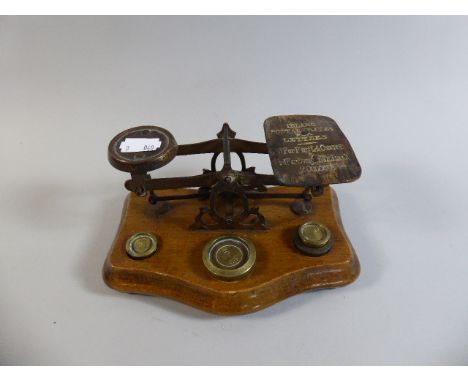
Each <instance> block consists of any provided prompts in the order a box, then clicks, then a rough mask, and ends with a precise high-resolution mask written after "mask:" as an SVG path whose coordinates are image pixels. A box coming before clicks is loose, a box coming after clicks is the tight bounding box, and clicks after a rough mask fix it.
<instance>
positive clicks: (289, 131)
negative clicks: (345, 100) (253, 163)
mask: <svg viewBox="0 0 468 382" xmlns="http://www.w3.org/2000/svg"><path fill="white" fill-rule="evenodd" d="M263 127H264V129H265V137H266V143H267V147H268V153H269V155H270V160H271V166H272V167H273V172H274V174H275V176H276V178H277V179H278V180H279V181H280V182H281V183H282V184H283V185H286V186H302V187H307V186H322V185H327V184H336V183H347V182H352V181H354V180H356V179H358V178H359V177H360V175H361V166H360V165H359V162H358V160H357V159H356V156H355V154H354V151H353V149H352V148H351V145H350V144H349V142H348V140H347V139H346V137H345V135H344V134H343V133H342V131H341V130H340V128H339V127H338V125H337V124H336V122H335V121H334V120H333V119H331V118H328V117H323V116H319V115H286V116H276V117H271V118H268V119H267V120H265V122H264V124H263Z"/></svg>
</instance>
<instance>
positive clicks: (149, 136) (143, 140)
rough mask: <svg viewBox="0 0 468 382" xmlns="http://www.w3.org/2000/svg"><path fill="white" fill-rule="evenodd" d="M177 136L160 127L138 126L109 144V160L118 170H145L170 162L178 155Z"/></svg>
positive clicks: (134, 171) (142, 171)
mask: <svg viewBox="0 0 468 382" xmlns="http://www.w3.org/2000/svg"><path fill="white" fill-rule="evenodd" d="M177 150H178V146H177V142H176V140H175V138H174V137H173V135H172V134H171V133H170V132H169V131H167V130H166V129H163V128H162V127H158V126H138V127H134V128H132V129H128V130H125V131H123V132H122V133H120V134H118V135H117V136H115V137H114V139H112V141H111V142H110V143H109V150H108V156H109V162H110V163H111V164H112V166H114V167H115V168H116V169H118V170H121V171H126V172H131V173H145V172H147V171H152V170H156V169H158V168H160V167H162V166H165V165H166V164H168V163H169V162H170V161H171V160H172V159H174V157H175V156H176V155H177Z"/></svg>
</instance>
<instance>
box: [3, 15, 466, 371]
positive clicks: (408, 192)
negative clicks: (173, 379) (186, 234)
mask: <svg viewBox="0 0 468 382" xmlns="http://www.w3.org/2000/svg"><path fill="white" fill-rule="evenodd" d="M467 47H468V19H467V18H456V17H453V18H445V17H440V18H425V17H419V18H415V17H398V18H389V17H372V18H369V17H367V18H366V17H364V18H362V17H309V18H308V17H300V18H272V17H245V18H235V17H210V18H208V17H206V18H203V17H180V18H151V17H140V18H138V17H128V18H124V17H114V18H111V17H95V18H91V17H82V18H79V17H56V18H45V17H2V18H0V129H1V149H0V163H1V169H2V180H1V182H0V187H1V189H0V191H1V192H0V208H1V215H0V216H1V219H0V232H1V237H0V249H1V252H0V363H1V364H466V363H467V362H468V284H467V281H466V280H467V276H466V274H467V270H468V253H467V244H468V235H467V233H466V228H467V223H466V221H467V217H468V203H467V197H466V194H467V188H468V181H467V164H468V160H467V158H466V140H467V139H468V132H467V131H468V130H467V129H468V127H467V126H468V113H467V112H466V110H467V106H466V105H467V101H468V100H467V96H468V75H467V73H468V71H467V68H468V48H467ZM280 114H321V115H328V116H330V117H332V118H334V119H335V120H336V121H337V122H338V124H339V125H340V127H341V128H342V130H343V131H344V133H345V134H346V135H347V137H348V139H349V140H350V142H351V144H352V145H353V147H354V150H355V152H356V155H357V157H358V159H359V161H360V163H361V165H362V168H363V175H362V177H361V179H360V180H358V181H357V182H355V183H351V184H346V185H339V186H336V187H335V189H336V191H337V193H338V197H339V200H340V205H341V210H342V217H343V222H344V225H345V228H346V230H347V233H348V235H349V237H350V239H351V241H352V243H353V245H354V247H355V248H356V251H357V253H358V256H359V259H360V261H361V267H362V273H361V276H360V278H359V279H358V280H357V281H356V282H355V283H354V284H352V285H350V286H348V287H345V288H341V289H335V290H328V291H321V292H314V293H304V294H301V295H298V296H296V297H292V298H290V299H288V300H285V301H283V302H281V303H279V304H276V305H274V306H273V307H271V308H268V309H266V310H263V311H261V312H258V313H255V314H251V315H246V316H240V317H218V316H214V315H211V314H208V313H204V312H201V311H198V310H195V309H194V308H191V307H187V306H185V305H182V304H180V303H177V302H174V301H171V300H167V299H163V298H158V297H145V296H138V295H126V294H121V293H118V292H115V291H113V290H111V289H109V288H107V287H106V286H105V284H104V283H103V281H102V278H101V268H102V264H103V262H104V259H105V257H106V254H107V251H108V250H109V247H110V245H111V243H112V240H113V238H114V235H115V232H116V230H117V226H118V223H119V220H120V212H121V207H122V203H123V200H124V198H125V195H126V191H125V190H124V188H123V182H124V181H125V180H126V179H127V174H125V173H122V172H119V171H117V170H115V169H114V168H112V167H111V166H110V164H109V163H108V162H107V159H106V155H107V154H106V150H107V144H108V142H109V140H110V139H111V138H112V137H113V136H114V135H116V134H117V133H118V132H120V131H122V130H124V129H126V128H129V127H133V126H138V125H141V124H154V125H159V126H162V127H165V128H167V129H169V130H170V131H171V132H172V133H173V134H174V136H175V137H176V139H177V141H178V142H179V143H191V142H195V141H199V140H206V139H211V138H213V137H214V135H215V133H217V132H218V131H219V130H220V128H221V125H222V123H223V122H225V121H227V122H229V123H230V125H231V127H232V128H233V129H234V130H236V131H237V132H238V136H239V137H242V138H245V139H249V140H259V141H261V140H264V135H263V128H262V124H263V120H264V119H266V118H267V117H269V116H272V115H280ZM208 159H209V157H208V156H200V157H196V158H193V157H191V158H177V159H176V160H174V161H173V162H172V163H171V164H170V165H168V166H166V167H164V168H163V169H161V170H159V172H158V175H160V176H177V175H193V174H195V173H199V172H200V171H201V169H202V168H203V167H206V166H207V161H208ZM247 159H248V161H249V163H250V164H255V165H256V166H257V168H258V170H259V171H263V172H271V166H270V164H269V162H268V158H267V156H258V157H255V156H249V157H248V158H247Z"/></svg>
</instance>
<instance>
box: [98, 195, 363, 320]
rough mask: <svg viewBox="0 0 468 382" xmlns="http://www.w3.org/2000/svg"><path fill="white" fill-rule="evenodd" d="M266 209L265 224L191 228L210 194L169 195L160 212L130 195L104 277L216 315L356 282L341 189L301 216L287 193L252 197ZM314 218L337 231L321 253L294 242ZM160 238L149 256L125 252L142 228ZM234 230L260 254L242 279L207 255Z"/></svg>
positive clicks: (127, 289)
mask: <svg viewBox="0 0 468 382" xmlns="http://www.w3.org/2000/svg"><path fill="white" fill-rule="evenodd" d="M270 191H271V192H277V193H281V192H301V189H294V188H291V187H287V188H286V187H275V188H271V189H270ZM192 192H194V190H185V189H178V190H168V191H166V192H160V193H158V194H159V195H161V196H162V195H165V194H186V193H192ZM251 203H252V205H253V206H259V207H260V212H261V213H262V214H263V215H265V217H266V219H267V221H268V223H269V227H270V228H269V229H268V230H266V231H248V230H233V231H230V230H216V231H193V230H191V229H190V228H189V227H190V225H191V224H192V222H193V220H194V218H195V216H196V215H197V213H198V211H199V208H200V207H202V206H204V205H207V201H206V200H205V201H200V200H196V199H189V200H179V201H173V202H171V205H172V208H171V209H170V211H169V212H167V213H166V214H164V215H161V216H156V214H155V206H153V205H150V204H148V202H147V200H146V198H143V197H138V196H135V195H134V194H129V195H128V197H127V199H126V202H125V205H124V208H123V213H122V221H121V224H120V227H119V230H118V232H117V236H116V238H115V240H114V243H113V245H112V248H111V250H110V252H109V255H108V256H107V259H106V262H105V264H104V269H103V276H104V280H105V282H106V283H107V285H109V286H110V287H111V288H114V289H117V290H119V291H122V292H129V293H141V294H148V295H160V296H165V297H169V298H172V299H175V300H178V301H180V302H183V303H185V304H189V305H192V306H194V307H196V308H199V309H203V310H206V311H209V312H212V313H217V314H243V313H250V312H254V311H257V310H260V309H263V308H266V307H267V306H269V305H272V304H274V303H276V302H278V301H280V300H283V299H285V298H287V297H289V296H292V295H294V294H297V293H301V292H303V291H306V290H311V289H321V288H334V287H338V286H343V285H347V284H349V283H351V282H353V281H354V280H355V279H356V278H357V277H358V275H359V261H358V259H357V257H356V255H355V252H354V250H353V247H352V245H351V243H350V242H349V240H348V238H347V236H346V233H345V231H344V229H343V226H342V223H341V218H340V214H339V208H338V200H337V198H336V194H335V192H334V191H333V189H332V188H331V187H326V188H325V191H324V193H323V195H322V196H320V197H314V198H313V204H314V211H313V212H312V213H311V214H310V215H306V216H297V215H295V214H294V213H292V212H291V210H290V208H289V205H290V203H291V200H288V199H284V200H283V199H264V200H261V199H258V200H252V201H251ZM308 220H315V221H318V222H320V223H323V224H325V225H327V226H328V227H329V229H330V230H331V232H332V234H333V236H334V239H335V243H334V245H333V247H332V249H331V251H330V252H329V253H327V254H326V255H324V256H321V257H308V256H304V255H303V254H301V252H300V251H299V250H297V249H296V248H295V246H294V243H293V235H294V232H295V231H296V229H297V227H298V226H299V225H301V224H302V223H304V222H306V221H308ZM142 231H143V232H149V233H152V234H154V235H156V236H157V238H158V246H159V247H158V250H157V252H156V254H155V255H153V256H152V257H149V258H147V259H144V260H133V259H131V258H130V257H129V256H127V253H126V250H125V243H126V241H127V239H128V238H129V237H130V236H132V235H133V234H135V233H137V232H142ZM229 234H235V235H239V236H243V237H246V238H248V239H250V240H251V241H252V242H253V243H254V244H255V247H256V252H257V260H256V263H255V266H254V268H253V270H252V272H251V273H250V274H249V275H248V276H247V277H245V278H243V279H241V280H238V281H220V280H217V279H215V278H213V277H212V276H211V274H210V273H209V271H208V270H207V269H206V268H205V266H204V264H203V261H202V250H203V247H204V245H205V244H206V243H207V242H208V241H209V240H210V239H213V238H214V237H217V236H220V235H229Z"/></svg>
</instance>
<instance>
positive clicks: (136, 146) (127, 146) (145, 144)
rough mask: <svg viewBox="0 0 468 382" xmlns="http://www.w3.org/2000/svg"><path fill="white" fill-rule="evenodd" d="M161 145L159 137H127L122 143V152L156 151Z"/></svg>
mask: <svg viewBox="0 0 468 382" xmlns="http://www.w3.org/2000/svg"><path fill="white" fill-rule="evenodd" d="M159 147H161V140H160V139H159V138H125V140H124V141H122V142H121V143H120V147H119V148H120V152H122V153H139V152H142V151H155V150H157V149H158V148H159Z"/></svg>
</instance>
